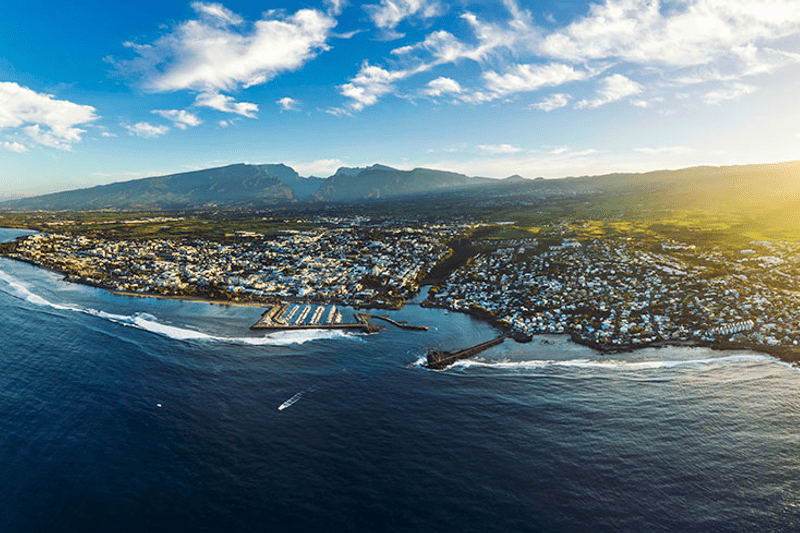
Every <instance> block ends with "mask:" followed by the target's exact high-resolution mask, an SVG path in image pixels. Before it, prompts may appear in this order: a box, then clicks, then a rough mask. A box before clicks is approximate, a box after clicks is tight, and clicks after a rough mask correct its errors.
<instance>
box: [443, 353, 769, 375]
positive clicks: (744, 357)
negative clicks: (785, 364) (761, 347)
mask: <svg viewBox="0 0 800 533" xmlns="http://www.w3.org/2000/svg"><path fill="white" fill-rule="evenodd" d="M764 361H768V362H776V361H777V360H776V359H775V358H773V357H771V356H769V355H759V354H733V355H727V356H721V357H707V358H703V359H687V360H652V361H622V360H615V359H602V360H601V359H565V360H553V359H530V360H526V361H508V360H502V361H491V360H482V359H467V360H461V361H457V362H456V363H455V364H454V365H453V366H455V367H460V368H472V367H486V368H498V369H520V370H525V369H542V368H559V367H561V368H585V369H601V370H621V371H635V370H658V369H664V368H675V367H681V366H704V365H715V364H716V365H719V364H731V363H733V364H738V363H743V362H764Z"/></svg>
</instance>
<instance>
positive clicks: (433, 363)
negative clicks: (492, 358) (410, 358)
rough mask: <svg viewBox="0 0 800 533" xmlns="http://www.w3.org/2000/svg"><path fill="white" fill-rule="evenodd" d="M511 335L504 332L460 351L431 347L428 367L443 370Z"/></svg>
mask: <svg viewBox="0 0 800 533" xmlns="http://www.w3.org/2000/svg"><path fill="white" fill-rule="evenodd" d="M509 336H510V335H509V334H508V333H504V334H502V335H500V336H499V337H497V338H495V339H492V340H490V341H486V342H482V343H481V344H477V345H475V346H472V347H471V348H466V349H464V350H460V351H458V352H448V351H446V350H435V349H430V350H428V353H427V354H426V358H427V359H428V368H432V369H434V370H442V369H443V368H447V367H448V366H450V365H452V364H453V363H455V362H456V361H459V360H460V359H468V358H470V357H474V356H475V355H478V354H479V353H481V352H482V351H484V350H488V349H489V348H491V347H492V346H497V345H498V344H500V343H502V342H503V341H504V340H506V338H508V337H509Z"/></svg>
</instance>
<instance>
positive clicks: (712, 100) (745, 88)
mask: <svg viewBox="0 0 800 533" xmlns="http://www.w3.org/2000/svg"><path fill="white" fill-rule="evenodd" d="M755 90H756V88H755V87H753V86H751V85H745V84H743V83H735V84H733V85H731V86H730V87H724V88H722V89H717V90H715V91H709V92H707V93H706V95H705V101H706V103H709V104H718V103H720V102H723V101H725V100H736V99H737V98H740V97H742V96H744V95H746V94H750V93H752V92H754V91H755Z"/></svg>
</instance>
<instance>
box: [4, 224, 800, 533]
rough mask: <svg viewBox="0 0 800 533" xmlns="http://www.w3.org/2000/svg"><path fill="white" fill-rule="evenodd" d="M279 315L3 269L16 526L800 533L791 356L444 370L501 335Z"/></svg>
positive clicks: (459, 323) (464, 327)
mask: <svg viewBox="0 0 800 533" xmlns="http://www.w3.org/2000/svg"><path fill="white" fill-rule="evenodd" d="M21 233H23V232H20V231H19V230H0V240H7V239H11V238H13V237H14V236H16V235H19V234H21ZM261 312H262V310H261V309H259V308H250V307H233V306H224V305H211V304H204V303H195V302H187V301H179V300H156V299H152V298H136V297H123V296H116V295H113V294H111V293H109V292H107V291H103V290H99V289H94V288H90V287H85V286H80V285H75V284H70V283H66V282H64V281H62V280H61V276H59V275H57V274H55V273H52V272H49V271H46V270H43V269H39V268H35V267H33V266H30V265H28V264H25V263H20V262H14V261H9V260H6V259H0V339H2V350H1V351H0V479H2V480H3V481H2V483H0V531H2V532H93V531H99V532H112V531H113V532H127V531H131V532H157V531H170V532H174V531H230V532H235V531H313V532H326V531H328V532H339V531H370V532H372V531H376V532H378V531H414V532H417V531H458V532H471V531H474V532H490V531H499V532H500V531H501V532H513V531H543V532H556V531H564V532H582V531H586V532H606V531H607V532H624V531H642V532H657V531H687V532H691V531H697V532H709V531H714V532H725V531H759V532H770V531H772V532H777V531H798V530H800V373H798V371H797V369H795V368H792V367H790V366H788V365H785V364H783V363H781V362H779V361H778V360H776V359H774V358H772V357H769V356H766V355H761V354H757V353H751V352H718V351H712V350H708V349H701V348H675V347H671V348H662V349H646V350H641V351H638V352H635V353H631V354H619V355H601V354H599V353H597V352H595V351H593V350H591V349H589V348H587V347H584V346H578V345H575V344H573V343H571V342H569V340H568V339H567V338H565V337H563V336H541V337H536V338H535V339H534V341H533V342H531V343H529V344H515V343H513V342H512V341H506V342H505V343H504V344H502V345H500V346H498V347H495V348H492V349H490V350H489V351H487V352H484V353H483V354H481V355H480V356H479V357H478V358H476V359H474V360H471V361H463V362H460V363H458V364H456V365H455V366H454V367H452V368H450V369H448V370H444V371H431V370H427V369H426V368H424V367H423V366H422V362H423V360H424V355H425V351H426V349H427V348H428V347H439V348H443V349H455V348H462V347H466V346H469V345H472V344H476V343H478V342H482V341H485V340H488V339H490V338H493V337H494V336H496V334H497V332H496V331H494V330H493V329H492V328H491V327H490V326H488V325H486V324H484V323H482V322H479V321H476V320H473V319H472V318H470V317H468V316H465V315H461V314H456V313H446V312H444V311H442V310H434V309H423V308H420V307H419V306H418V305H416V304H414V303H411V304H410V305H408V306H406V308H404V309H403V310H402V311H398V312H393V313H392V317H393V318H395V319H397V320H407V321H408V322H409V323H412V324H421V325H427V326H429V327H430V328H431V330H430V331H428V332H417V331H402V330H399V329H396V328H394V327H393V326H391V325H388V324H386V327H385V328H384V329H383V330H382V331H381V332H379V333H377V334H374V335H365V334H360V333H340V332H328V331H311V332H287V333H277V334H265V333H264V332H263V331H261V332H252V331H250V330H249V329H248V328H249V326H250V325H251V324H253V323H254V322H255V321H256V320H257V319H258V318H259V317H260V315H261ZM350 312H352V310H350ZM343 314H345V317H346V318H349V317H348V315H347V314H346V313H343ZM298 393H300V394H299V395H298ZM293 397H294V399H295V401H294V403H292V404H291V405H290V406H289V407H286V408H284V409H283V410H279V409H278V408H279V406H281V405H282V404H284V402H286V401H287V400H289V399H290V398H293Z"/></svg>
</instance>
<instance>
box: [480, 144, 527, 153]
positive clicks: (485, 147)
mask: <svg viewBox="0 0 800 533" xmlns="http://www.w3.org/2000/svg"><path fill="white" fill-rule="evenodd" d="M478 149H479V150H480V151H481V152H483V153H486V154H492V155H495V154H515V153H517V152H521V151H522V148H517V147H516V146H513V145H511V144H479V145H478Z"/></svg>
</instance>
